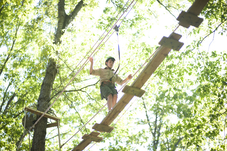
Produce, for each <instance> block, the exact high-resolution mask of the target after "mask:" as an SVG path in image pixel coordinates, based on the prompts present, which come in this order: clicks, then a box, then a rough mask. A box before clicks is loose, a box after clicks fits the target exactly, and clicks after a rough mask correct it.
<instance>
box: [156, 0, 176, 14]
mask: <svg viewBox="0 0 227 151" xmlns="http://www.w3.org/2000/svg"><path fill="white" fill-rule="evenodd" d="M157 2H158V3H159V4H160V5H162V6H163V7H164V8H165V9H166V10H167V11H168V12H169V13H170V14H171V15H172V16H173V17H174V18H176V17H175V16H174V15H173V13H171V11H170V10H169V9H168V8H167V7H166V6H165V5H164V4H162V2H160V0H157Z"/></svg>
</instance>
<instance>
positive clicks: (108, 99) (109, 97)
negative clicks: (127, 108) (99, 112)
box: [107, 94, 113, 111]
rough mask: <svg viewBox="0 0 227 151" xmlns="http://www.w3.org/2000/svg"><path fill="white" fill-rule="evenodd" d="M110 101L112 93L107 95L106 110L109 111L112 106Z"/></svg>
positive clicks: (111, 100)
mask: <svg viewBox="0 0 227 151" xmlns="http://www.w3.org/2000/svg"><path fill="white" fill-rule="evenodd" d="M112 102H113V96H112V94H110V95H108V97H107V106H108V110H109V111H110V110H111V108H112Z"/></svg>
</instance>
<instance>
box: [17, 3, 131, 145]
mask: <svg viewBox="0 0 227 151" xmlns="http://www.w3.org/2000/svg"><path fill="white" fill-rule="evenodd" d="M134 1H135V0H133V1H132V2H131V3H130V5H129V6H128V7H127V9H126V10H125V11H124V12H123V14H122V15H121V16H120V17H119V18H118V19H117V21H116V22H115V24H114V25H113V26H112V27H111V29H110V30H109V31H108V33H107V34H106V35H105V37H104V38H103V39H102V40H101V42H100V43H99V45H100V44H101V43H102V42H103V41H104V39H105V38H106V37H107V35H108V34H109V33H110V31H111V30H112V29H113V28H114V27H115V25H116V24H117V22H118V21H119V20H120V19H121V18H122V16H123V15H124V14H125V12H126V11H127V10H128V8H129V7H130V6H131V5H132V3H133V2H134ZM99 45H98V46H97V47H96V48H95V50H94V51H93V52H92V53H91V55H90V56H89V57H91V56H92V55H93V54H94V53H95V52H96V53H97V51H96V50H97V48H98V47H99ZM87 62H88V58H87V59H86V61H85V62H84V63H83V65H82V66H81V67H80V69H79V70H78V71H77V72H76V74H75V75H74V76H73V78H72V79H71V80H70V81H69V83H68V84H67V85H66V86H65V87H64V88H63V90H62V91H61V92H60V93H59V94H58V96H57V98H56V99H55V100H54V101H53V103H52V104H51V105H50V106H49V107H48V108H47V109H46V111H45V112H44V113H43V114H42V115H41V116H40V117H39V119H38V120H37V121H36V122H35V123H34V124H33V125H32V126H31V127H30V128H29V130H27V131H26V133H25V134H24V136H25V135H26V134H27V133H28V131H30V130H31V129H32V128H33V127H34V126H35V125H36V124H37V123H38V122H39V121H40V120H41V118H42V117H43V116H44V115H45V114H46V113H47V111H48V110H49V109H50V108H51V107H52V106H53V105H54V103H55V102H56V100H57V99H58V98H59V97H60V95H61V94H62V93H63V92H64V91H65V89H66V88H67V87H68V86H69V84H70V83H71V82H72V81H73V80H74V79H75V77H76V76H77V74H78V73H79V72H80V71H81V70H82V69H83V68H84V66H85V65H86V63H87ZM24 136H23V137H24ZM23 137H22V138H23ZM20 143H21V142H20Z"/></svg>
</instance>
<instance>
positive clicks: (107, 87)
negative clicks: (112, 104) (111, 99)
mask: <svg viewBox="0 0 227 151" xmlns="http://www.w3.org/2000/svg"><path fill="white" fill-rule="evenodd" d="M100 92H101V98H102V99H104V98H105V99H106V100H107V97H108V96H109V95H110V94H112V95H114V94H117V90H116V89H115V85H114V84H113V83H102V84H101V86H100Z"/></svg>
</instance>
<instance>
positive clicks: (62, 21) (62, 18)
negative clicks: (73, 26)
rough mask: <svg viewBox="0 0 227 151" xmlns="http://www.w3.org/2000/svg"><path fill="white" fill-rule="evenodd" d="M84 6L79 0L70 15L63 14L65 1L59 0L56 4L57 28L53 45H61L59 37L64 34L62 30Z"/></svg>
mask: <svg viewBox="0 0 227 151" xmlns="http://www.w3.org/2000/svg"><path fill="white" fill-rule="evenodd" d="M83 6H84V3H83V0H81V1H80V2H79V3H78V4H77V5H76V6H75V8H74V10H73V11H72V13H71V14H70V15H67V14H66V13H65V0H59V3H58V28H57V31H56V34H55V38H54V44H60V43H61V40H60V39H61V36H62V35H63V34H64V29H66V28H67V27H68V25H69V24H70V23H71V22H72V20H73V19H74V18H75V17H76V16H77V14H78V12H79V11H80V10H81V8H82V7H83Z"/></svg>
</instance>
